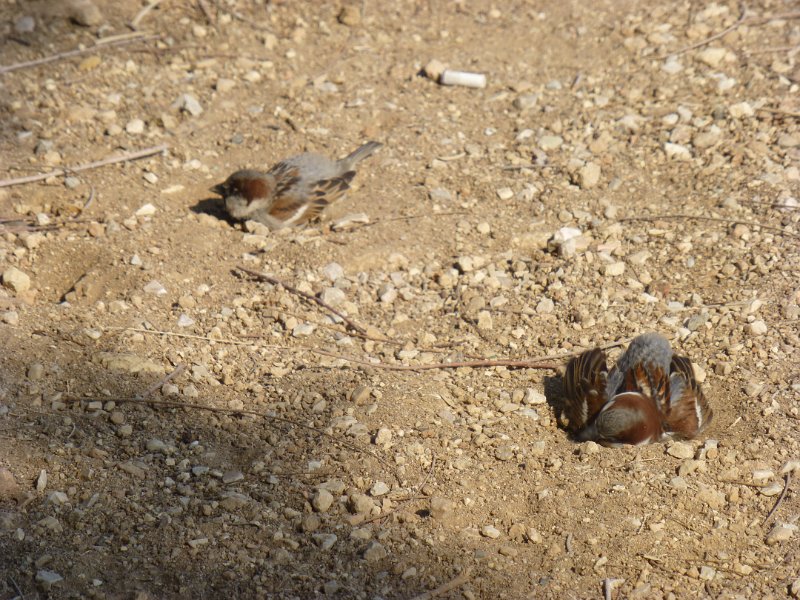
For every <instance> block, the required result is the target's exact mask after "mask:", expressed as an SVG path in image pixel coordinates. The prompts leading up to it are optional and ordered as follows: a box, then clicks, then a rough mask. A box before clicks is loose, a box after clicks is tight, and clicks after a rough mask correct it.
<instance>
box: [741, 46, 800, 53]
mask: <svg viewBox="0 0 800 600" xmlns="http://www.w3.org/2000/svg"><path fill="white" fill-rule="evenodd" d="M798 50H800V44H797V45H794V46H773V47H772V48H760V49H758V50H748V51H747V53H748V54H771V53H772V52H789V53H791V54H794V53H795V52H797V51H798Z"/></svg>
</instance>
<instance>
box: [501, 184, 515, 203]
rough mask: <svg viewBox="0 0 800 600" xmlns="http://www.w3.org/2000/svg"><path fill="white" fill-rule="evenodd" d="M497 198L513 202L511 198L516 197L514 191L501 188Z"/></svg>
mask: <svg viewBox="0 0 800 600" xmlns="http://www.w3.org/2000/svg"><path fill="white" fill-rule="evenodd" d="M497 197H498V198H500V200H511V198H513V197H514V191H513V190H512V189H511V188H507V187H504V188H500V189H499V190H497Z"/></svg>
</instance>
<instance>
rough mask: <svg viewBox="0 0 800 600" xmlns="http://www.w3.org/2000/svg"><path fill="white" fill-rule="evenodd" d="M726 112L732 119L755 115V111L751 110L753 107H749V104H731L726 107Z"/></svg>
mask: <svg viewBox="0 0 800 600" xmlns="http://www.w3.org/2000/svg"><path fill="white" fill-rule="evenodd" d="M728 112H729V113H730V115H731V117H733V118H734V119H741V118H743V117H752V116H753V115H755V114H756V111H755V110H753V107H752V106H750V103H749V102H738V103H737V104H732V105H731V106H729V107H728Z"/></svg>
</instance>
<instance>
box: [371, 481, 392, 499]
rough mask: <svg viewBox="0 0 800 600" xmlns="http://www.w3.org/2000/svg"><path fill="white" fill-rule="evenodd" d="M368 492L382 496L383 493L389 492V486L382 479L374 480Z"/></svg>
mask: <svg viewBox="0 0 800 600" xmlns="http://www.w3.org/2000/svg"><path fill="white" fill-rule="evenodd" d="M369 493H370V494H372V495H373V496H384V495H385V494H388V493H389V486H388V485H386V484H385V483H384V482H383V481H376V482H375V483H374V484H373V485H372V488H371V489H370V491H369Z"/></svg>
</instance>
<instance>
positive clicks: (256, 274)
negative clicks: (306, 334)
mask: <svg viewBox="0 0 800 600" xmlns="http://www.w3.org/2000/svg"><path fill="white" fill-rule="evenodd" d="M236 268H237V269H239V270H240V271H241V272H242V273H247V274H248V275H252V276H253V277H257V278H258V279H262V280H263V281H266V282H267V283H271V284H272V285H280V286H282V287H283V289H285V290H286V291H287V292H291V293H292V294H296V295H297V296H300V297H301V298H305V299H306V300H308V301H309V302H313V303H315V304H318V305H319V306H321V307H322V308H324V309H325V310H327V311H330V312H331V313H333V314H334V315H336V316H337V317H339V318H340V319H341V320H342V321H344V322H345V323H347V325H348V326H349V327H351V328H352V329H354V330H355V331H357V332H358V333H360V334H363V335H367V330H366V329H364V328H363V327H362V326H361V325H359V324H358V323H356V322H355V321H353V320H352V319H350V318H349V317H348V316H347V315H344V314H342V313H341V312H339V311H338V310H336V309H335V308H333V307H332V306H331V305H330V304H328V303H326V302H323V301H322V300H320V299H319V298H317V297H316V296H312V295H311V294H308V293H306V292H303V291H301V290H298V289H297V288H296V287H293V286H291V285H289V284H288V283H284V282H282V281H281V280H280V279H276V278H275V277H272V276H271V275H267V274H266V273H260V272H259V271H253V270H252V269H246V268H244V267H236Z"/></svg>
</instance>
